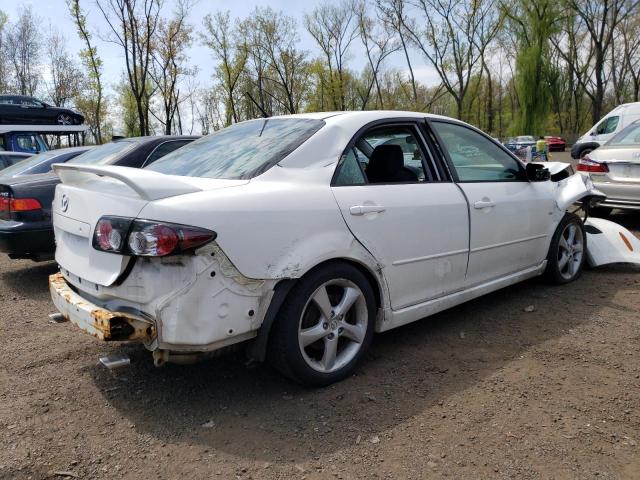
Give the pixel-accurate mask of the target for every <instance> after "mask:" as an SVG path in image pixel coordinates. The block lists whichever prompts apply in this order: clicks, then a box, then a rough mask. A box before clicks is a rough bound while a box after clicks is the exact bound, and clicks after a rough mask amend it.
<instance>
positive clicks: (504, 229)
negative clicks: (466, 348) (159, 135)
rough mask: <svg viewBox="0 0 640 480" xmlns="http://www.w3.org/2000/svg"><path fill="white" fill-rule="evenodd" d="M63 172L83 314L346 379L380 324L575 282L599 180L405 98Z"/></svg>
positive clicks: (71, 274)
mask: <svg viewBox="0 0 640 480" xmlns="http://www.w3.org/2000/svg"><path fill="white" fill-rule="evenodd" d="M374 145H375V146H374ZM54 169H55V170H56V172H57V173H58V174H59V175H60V177H61V179H62V182H63V183H62V184H61V185H58V187H57V190H56V196H55V199H54V204H53V207H54V208H53V210H54V215H53V216H54V219H53V224H54V228H55V236H56V241H57V251H56V260H57V262H58V264H59V265H60V273H58V274H55V275H52V276H51V278H50V290H51V294H52V298H53V301H54V303H55V305H56V307H57V308H58V309H59V311H60V312H61V313H62V314H63V315H64V316H65V317H66V318H68V319H69V320H71V321H72V322H73V323H75V324H76V325H77V326H79V327H80V328H81V329H82V330H84V331H86V332H89V333H91V334H92V335H94V336H96V337H98V338H99V339H103V340H111V341H116V340H127V341H131V340H134V341H139V342H143V343H144V345H145V346H146V347H147V348H148V349H149V350H151V351H152V352H153V357H154V361H155V363H156V365H162V364H164V363H165V362H167V361H177V362H180V361H187V360H193V359H194V358H196V357H199V356H202V355H207V354H209V353H211V352H213V351H216V350H219V349H222V348H224V347H227V346H231V345H234V344H238V343H240V342H247V343H246V345H247V347H249V348H248V351H249V354H250V355H251V357H252V358H254V359H260V360H262V359H264V358H265V357H266V358H269V359H270V360H271V361H272V362H273V364H274V365H275V366H276V367H277V368H278V369H280V370H281V371H282V372H283V373H285V374H286V375H288V376H289V377H291V378H292V379H294V380H296V381H298V382H300V383H303V384H306V385H326V384H329V383H331V382H334V381H337V380H340V379H342V378H344V377H345V376H346V375H349V374H350V373H351V372H352V371H353V370H354V368H355V365H356V363H357V362H358V360H360V359H361V358H362V356H363V355H364V353H365V352H366V350H367V347H368V346H369V344H370V342H371V339H372V336H373V334H374V332H383V331H385V330H389V329H391V328H395V327H398V326H400V325H404V324H406V323H409V322H413V321H415V320H418V319H421V318H423V317H426V316H429V315H431V314H434V313H436V312H439V311H441V310H444V309H446V308H449V307H452V306H454V305H457V304H459V303H462V302H465V301H467V300H469V299H472V298H475V297H478V296H480V295H483V294H485V293H488V292H491V291H494V290H497V289H499V288H502V287H506V286H507V285H511V284H513V283H516V282H519V281H522V280H524V279H527V278H531V277H534V276H536V275H540V274H543V273H544V274H546V276H547V278H548V279H549V280H551V281H552V282H554V283H566V282H570V281H572V280H574V279H576V278H577V277H578V275H580V271H581V269H582V266H583V263H584V261H585V244H586V240H587V236H586V234H585V229H584V226H583V222H582V221H581V219H580V218H579V217H578V216H576V215H574V214H570V213H567V211H566V210H567V208H569V207H570V206H571V205H572V204H574V203H575V202H576V201H578V200H580V199H582V200H586V199H590V198H596V197H597V196H598V195H599V194H598V192H597V191H595V190H593V189H592V188H591V186H590V180H589V179H588V178H586V177H584V178H583V177H582V176H580V175H579V174H576V175H572V174H571V173H570V172H569V170H568V169H567V165H566V164H557V163H552V162H550V163H548V164H545V166H543V165H541V164H528V165H527V166H526V168H525V166H524V165H523V164H522V163H521V162H520V161H519V160H518V159H516V158H515V157H514V156H513V155H512V154H511V153H510V152H509V151H508V150H506V149H505V148H504V147H503V146H501V145H500V144H499V143H497V142H496V141H494V140H492V139H491V138H490V137H488V136H486V135H485V134H483V133H482V132H480V131H479V130H477V129H475V128H473V127H471V126H469V125H467V124H464V123H462V122H459V121H456V120H452V119H449V118H445V117H439V116H433V115H426V114H423V113H408V112H388V111H382V112H340V113H315V114H304V115H294V116H286V117H274V118H268V119H259V120H252V121H248V122H242V123H238V124H236V125H233V126H231V127H228V128H225V129H223V130H220V131H218V132H215V133H213V134H212V135H209V136H207V137H204V138H202V139H200V140H198V141H195V142H193V143H191V144H189V145H187V146H185V147H183V148H181V149H180V150H177V151H175V152H173V153H171V154H169V155H167V156H165V157H163V158H162V159H160V160H158V161H157V162H155V163H154V164H153V165H151V166H150V167H148V168H145V169H143V170H136V169H129V168H126V167H97V166H90V165H70V164H64V165H56V166H55V167H54ZM550 174H551V175H552V180H550V179H549V175H550ZM604 222H606V221H604ZM607 223H610V222H607ZM614 225H615V224H614ZM594 228H595V227H594ZM620 228H622V227H620ZM623 230H624V229H623ZM625 232H626V233H625V234H626V235H630V234H629V233H628V232H627V231H626V230H625ZM602 237H604V236H602ZM610 237H611V238H613V237H618V234H617V233H615V235H610ZM632 241H633V240H632ZM636 247H637V245H636ZM616 248H618V247H617V246H616ZM638 250H640V249H638ZM614 257H615V255H614ZM614 261H615V258H614ZM595 263H596V264H597V261H596V262H595Z"/></svg>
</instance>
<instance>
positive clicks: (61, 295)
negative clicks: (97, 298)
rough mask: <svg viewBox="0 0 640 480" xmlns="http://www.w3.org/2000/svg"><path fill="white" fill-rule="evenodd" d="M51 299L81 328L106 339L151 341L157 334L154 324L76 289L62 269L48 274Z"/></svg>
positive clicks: (61, 311)
mask: <svg viewBox="0 0 640 480" xmlns="http://www.w3.org/2000/svg"><path fill="white" fill-rule="evenodd" d="M49 289H50V291H51V299H52V300H53V303H54V304H55V305H56V307H57V308H58V310H59V311H60V313H62V315H63V316H64V317H65V318H67V319H68V320H70V321H71V322H72V323H74V324H75V325H77V326H78V327H79V328H80V329H82V330H83V331H85V332H86V333H89V334H90V335H93V336H94V337H96V338H98V339H100V340H105V341H131V340H133V341H148V340H151V339H152V338H154V337H155V335H156V331H155V326H154V324H153V323H152V322H151V321H149V320H145V319H141V318H139V317H136V316H134V315H131V314H128V313H124V312H112V311H110V310H107V309H104V308H101V307H99V306H97V305H94V304H92V303H90V302H88V301H87V300H85V299H84V298H82V297H81V296H80V295H78V294H77V293H75V292H74V291H73V290H71V288H70V287H69V285H68V284H67V282H66V280H65V279H64V276H63V275H62V274H61V273H56V274H54V275H51V276H50V277H49Z"/></svg>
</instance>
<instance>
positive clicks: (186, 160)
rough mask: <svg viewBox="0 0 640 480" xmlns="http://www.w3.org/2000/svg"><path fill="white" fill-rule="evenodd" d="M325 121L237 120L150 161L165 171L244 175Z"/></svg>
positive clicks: (227, 176)
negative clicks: (237, 121) (239, 121)
mask: <svg viewBox="0 0 640 480" xmlns="http://www.w3.org/2000/svg"><path fill="white" fill-rule="evenodd" d="M323 125H324V122H323V121H322V120H313V119H308V118H262V119H259V120H249V121H247V122H242V123H236V124H235V125H232V126H230V127H227V128H224V129H222V130H219V131H217V132H214V133H212V134H211V135H207V136H206V137H203V138H201V139H200V140H196V141H195V142H192V143H190V144H189V145H186V146H184V147H182V148H179V149H178V150H175V151H174V152H172V153H170V154H168V155H166V156H164V157H162V158H161V159H159V160H158V161H156V162H154V163H152V164H151V165H150V166H149V167H146V168H148V169H149V170H153V171H156V172H160V173H166V174H168V175H182V176H187V177H206V178H222V179H236V180H237V179H246V178H253V177H255V176H256V175H260V174H261V173H263V172H265V171H266V170H268V169H269V168H270V167H272V166H273V165H275V164H276V163H278V162H279V161H281V160H282V159H283V158H285V157H286V156H287V155H289V154H290V153H291V152H293V151H294V150H295V149H296V148H298V147H299V146H300V145H302V144H303V143H304V142H305V141H306V140H308V139H309V138H310V137H311V136H312V135H313V134H314V133H316V132H317V131H318V130H320V128H322V126H323Z"/></svg>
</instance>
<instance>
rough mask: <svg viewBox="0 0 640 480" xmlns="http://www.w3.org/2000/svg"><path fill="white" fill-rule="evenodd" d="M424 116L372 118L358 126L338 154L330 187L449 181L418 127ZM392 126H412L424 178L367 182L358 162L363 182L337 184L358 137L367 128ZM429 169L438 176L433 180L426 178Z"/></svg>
mask: <svg viewBox="0 0 640 480" xmlns="http://www.w3.org/2000/svg"><path fill="white" fill-rule="evenodd" d="M423 118H424V117H396V118H381V119H378V120H374V121H372V122H369V123H367V124H365V125H363V126H362V127H360V128H359V129H358V131H357V132H356V133H355V134H354V135H353V136H352V137H351V140H349V143H347V146H346V147H345V149H344V150H343V151H342V153H341V154H340V158H339V159H338V164H337V165H336V169H335V171H334V172H333V176H332V177H331V183H330V186H331V187H361V186H365V185H372V186H375V185H420V184H426V185H428V184H433V183H446V182H451V178H446V177H445V178H442V170H441V168H439V167H438V163H439V160H438V159H439V157H438V156H436V155H435V152H433V151H432V150H431V149H430V148H429V144H428V142H427V141H426V138H425V135H424V132H423V130H422V129H421V127H420V124H421V121H422V119H423ZM387 126H389V127H394V126H408V127H410V128H412V129H413V130H414V132H415V134H416V135H417V137H418V138H417V140H418V148H420V150H421V152H422V154H423V159H422V168H423V169H424V173H425V180H424V181H422V182H420V181H416V182H390V183H369V180H368V179H367V175H366V174H365V172H364V171H362V166H361V165H360V162H358V167H359V168H360V171H361V172H362V175H363V177H364V179H365V183H360V184H353V185H337V184H336V182H337V179H338V176H339V175H340V171H341V170H342V165H343V164H344V161H345V158H346V156H347V155H348V153H349V151H350V150H351V149H353V148H354V147H357V145H356V143H357V141H358V140H359V139H360V137H362V135H363V134H364V133H366V132H367V131H368V130H372V129H376V128H384V127H387ZM427 161H428V162H429V165H427ZM428 171H431V173H432V174H434V175H436V176H437V177H438V178H435V179H433V180H428V179H427V172H428Z"/></svg>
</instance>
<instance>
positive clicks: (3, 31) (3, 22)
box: [0, 10, 10, 92]
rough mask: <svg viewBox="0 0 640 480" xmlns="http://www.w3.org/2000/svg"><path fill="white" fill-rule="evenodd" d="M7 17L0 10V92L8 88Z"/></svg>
mask: <svg viewBox="0 0 640 480" xmlns="http://www.w3.org/2000/svg"><path fill="white" fill-rule="evenodd" d="M8 20H9V17H7V14H6V13H4V12H3V11H2V10H0V92H7V91H9V89H10V81H9V62H8V58H9V53H8V52H7V24H8Z"/></svg>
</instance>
